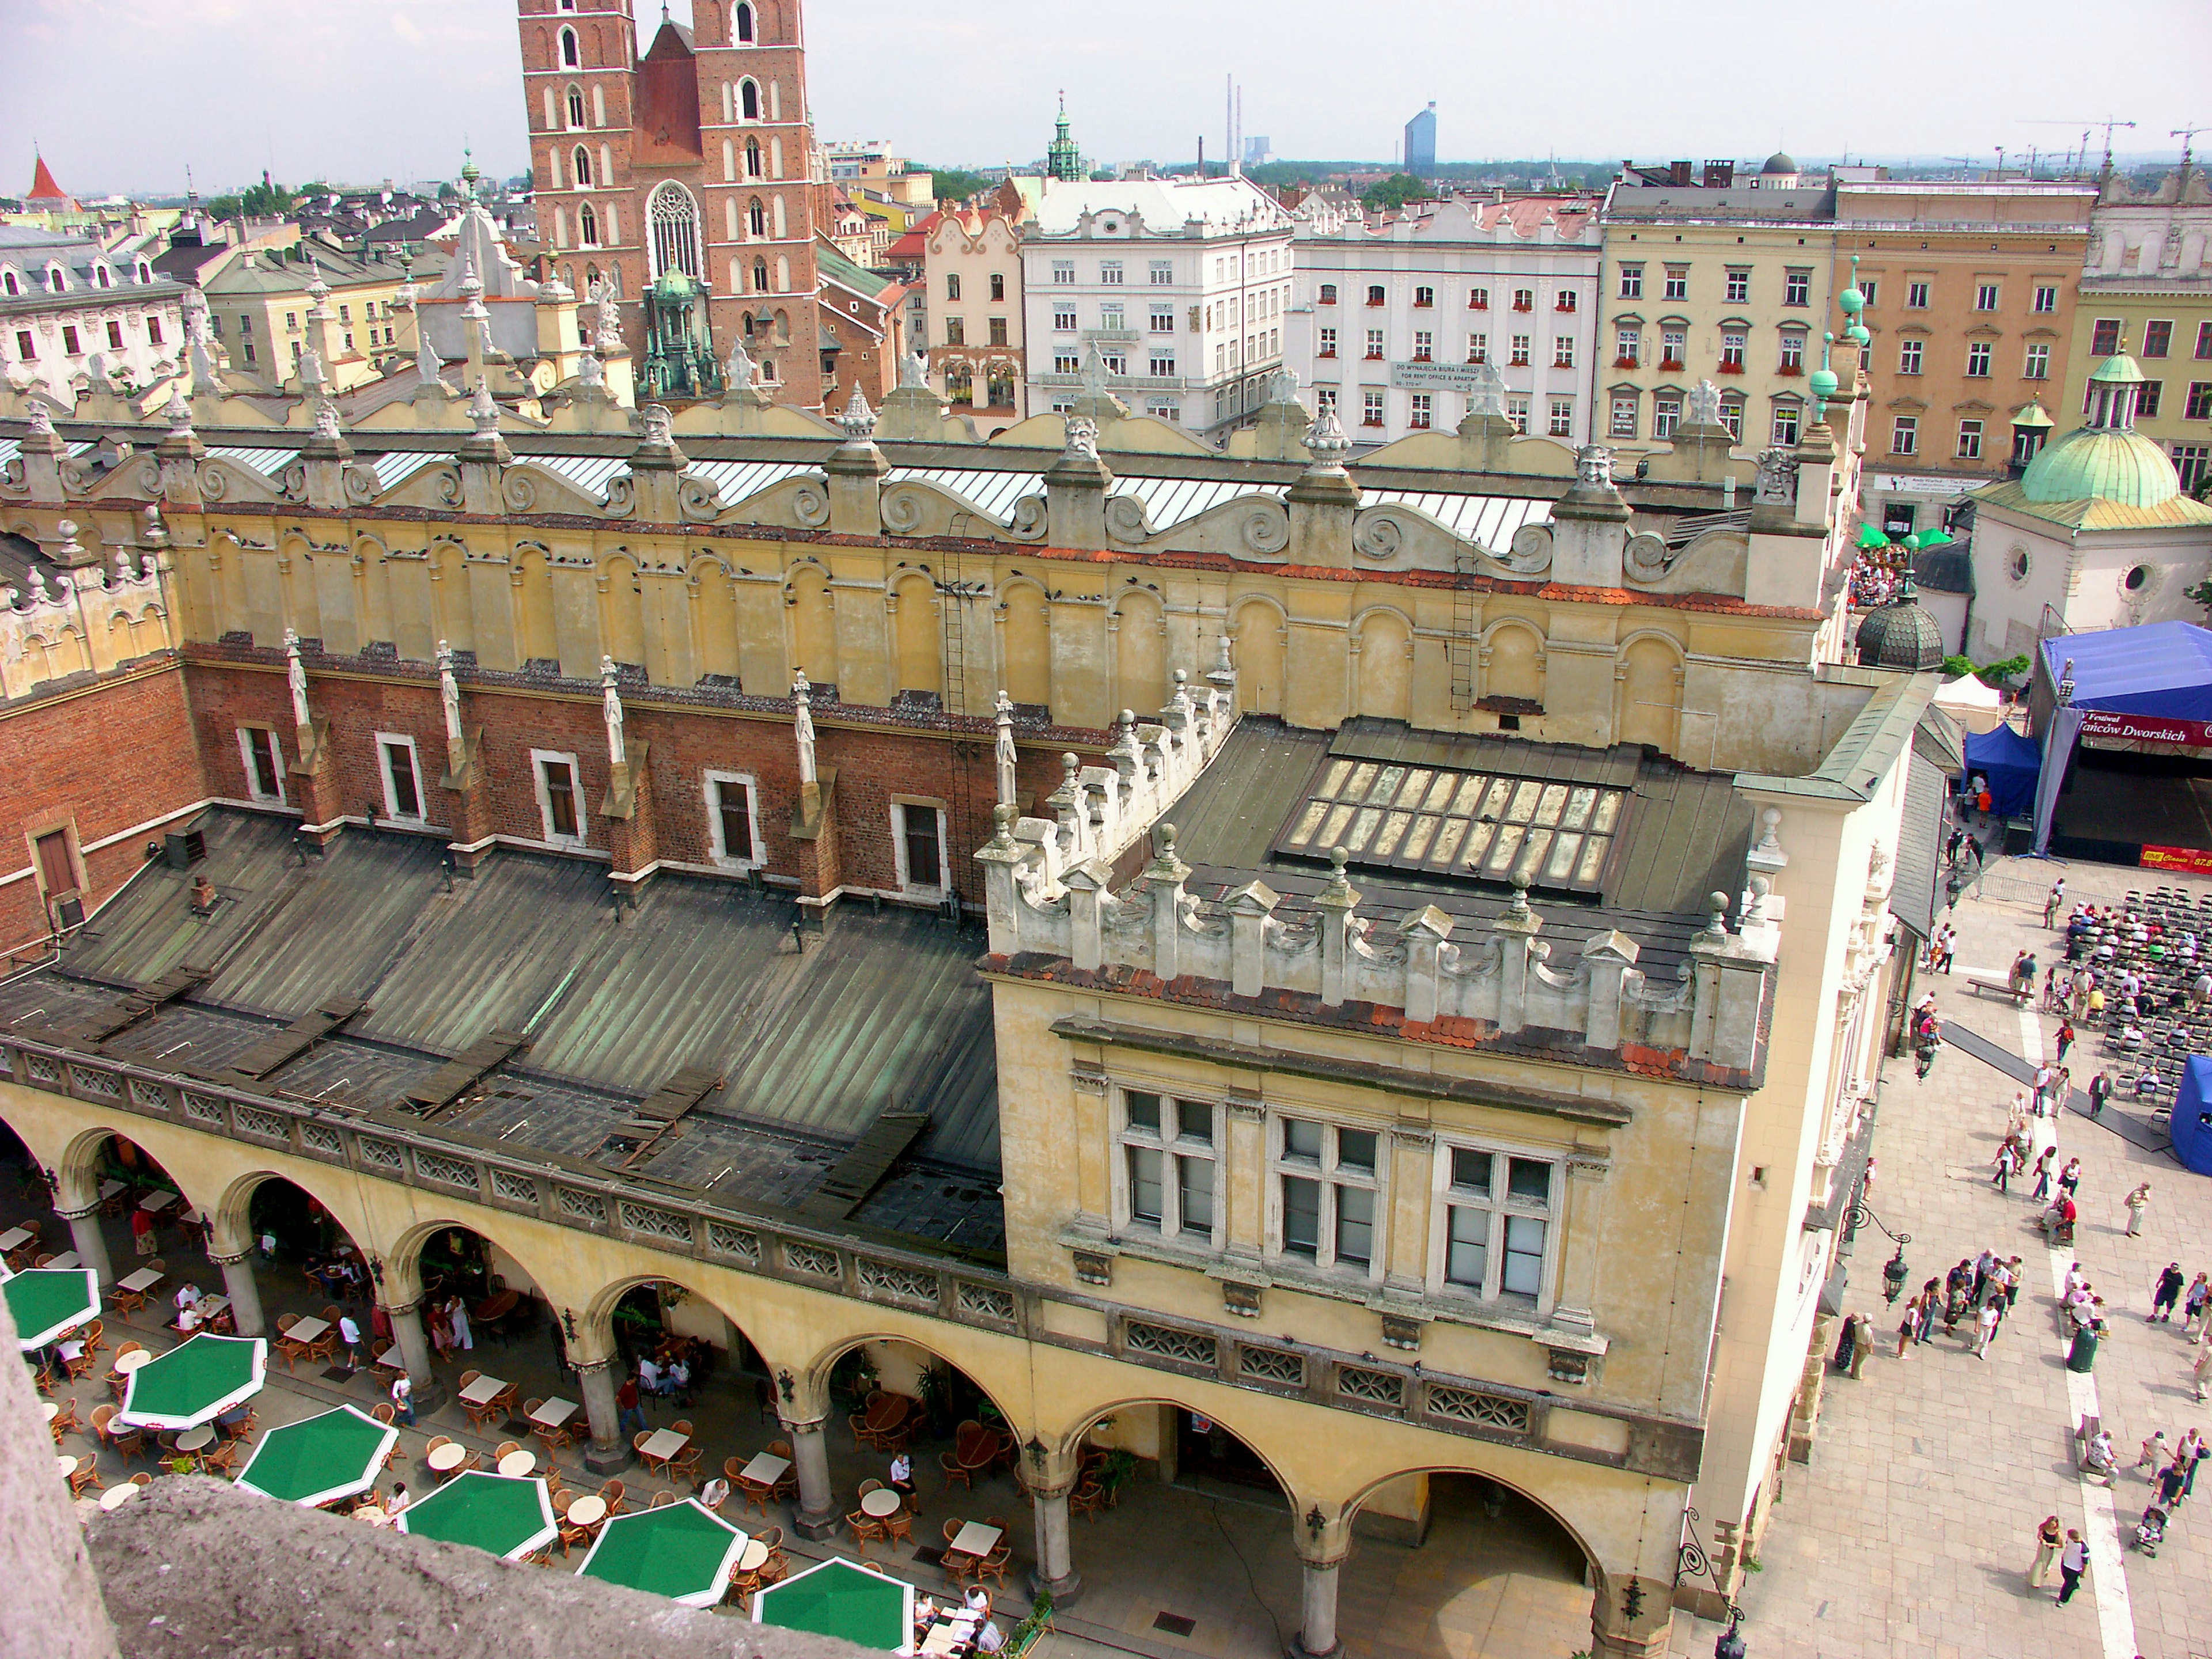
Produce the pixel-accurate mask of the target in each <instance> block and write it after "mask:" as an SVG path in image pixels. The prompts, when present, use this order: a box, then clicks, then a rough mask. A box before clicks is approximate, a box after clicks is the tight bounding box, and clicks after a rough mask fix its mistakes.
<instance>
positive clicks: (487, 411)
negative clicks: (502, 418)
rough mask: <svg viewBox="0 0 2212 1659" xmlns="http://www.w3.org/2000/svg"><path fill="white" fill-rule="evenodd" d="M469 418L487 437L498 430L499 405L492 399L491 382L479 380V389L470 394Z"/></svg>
mask: <svg viewBox="0 0 2212 1659" xmlns="http://www.w3.org/2000/svg"><path fill="white" fill-rule="evenodd" d="M469 419H470V421H471V422H473V423H474V424H475V426H476V429H477V432H478V433H480V434H481V435H483V436H485V437H490V436H492V435H495V434H496V433H497V432H498V430H499V405H498V404H495V403H494V402H493V401H492V400H491V385H490V382H489V381H487V380H478V381H477V389H476V390H475V391H474V392H471V393H470V394H469Z"/></svg>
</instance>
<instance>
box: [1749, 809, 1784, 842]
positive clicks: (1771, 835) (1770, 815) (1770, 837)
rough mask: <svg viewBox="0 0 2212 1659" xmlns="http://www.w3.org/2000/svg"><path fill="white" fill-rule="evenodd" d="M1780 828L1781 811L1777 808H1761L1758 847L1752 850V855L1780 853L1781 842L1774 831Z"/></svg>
mask: <svg viewBox="0 0 2212 1659" xmlns="http://www.w3.org/2000/svg"><path fill="white" fill-rule="evenodd" d="M1781 827H1782V809H1781V808H1779V807H1777V806H1769V807H1765V808H1763V809H1762V810H1761V811H1760V812H1759V845H1758V846H1756V847H1754V848H1752V851H1753V852H1754V853H1778V852H1780V851H1781V850H1782V842H1781V839H1780V837H1779V836H1778V835H1777V834H1776V831H1777V830H1778V829H1780V828H1781Z"/></svg>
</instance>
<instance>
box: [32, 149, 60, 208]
mask: <svg viewBox="0 0 2212 1659" xmlns="http://www.w3.org/2000/svg"><path fill="white" fill-rule="evenodd" d="M23 199H24V200H25V201H27V202H66V201H68V200H69V199H70V193H69V192H68V191H65V190H64V189H63V188H62V187H61V186H60V185H58V184H56V183H55V182H54V174H53V169H52V168H51V167H48V166H47V165H46V157H45V156H43V155H41V156H40V157H39V164H38V166H37V167H34V168H33V169H32V173H31V193H30V194H29V195H28V196H26V197H24V198H23Z"/></svg>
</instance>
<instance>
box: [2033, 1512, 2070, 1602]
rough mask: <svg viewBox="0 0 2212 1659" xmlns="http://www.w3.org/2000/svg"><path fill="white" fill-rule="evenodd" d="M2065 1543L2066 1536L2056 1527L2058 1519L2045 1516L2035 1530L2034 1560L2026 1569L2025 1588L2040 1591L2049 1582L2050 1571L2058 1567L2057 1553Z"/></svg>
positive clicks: (2052, 1516) (2053, 1516)
mask: <svg viewBox="0 0 2212 1659" xmlns="http://www.w3.org/2000/svg"><path fill="white" fill-rule="evenodd" d="M2065 1542H2066V1534H2065V1533H2064V1531H2063V1529H2061V1528H2060V1527H2059V1525H2058V1517H2057V1516H2055V1515H2046V1516H2044V1517H2043V1524H2042V1525H2041V1526H2039V1527H2038V1528H2036V1529H2035V1559H2034V1561H2033V1563H2032V1564H2031V1565H2029V1567H2028V1569H2027V1587H2028V1588H2029V1589H2042V1588H2043V1587H2044V1585H2045V1584H2046V1583H2050V1582H2051V1568H2053V1567H2055V1566H2057V1565H2058V1552H2059V1550H2060V1549H2061V1548H2063V1547H2064V1545H2065Z"/></svg>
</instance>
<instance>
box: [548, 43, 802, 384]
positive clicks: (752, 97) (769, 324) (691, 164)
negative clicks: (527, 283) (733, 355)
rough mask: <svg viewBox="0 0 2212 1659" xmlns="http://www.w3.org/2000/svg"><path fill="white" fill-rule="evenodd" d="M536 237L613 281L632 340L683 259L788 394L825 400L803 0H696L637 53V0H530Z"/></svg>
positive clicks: (727, 335)
mask: <svg viewBox="0 0 2212 1659" xmlns="http://www.w3.org/2000/svg"><path fill="white" fill-rule="evenodd" d="M516 3H517V11H518V15H519V21H520V27H521V31H522V75H523V86H524V93H525V96H526V101H527V105H528V109H529V120H530V164H531V178H532V180H533V182H534V184H535V186H536V195H537V202H538V234H539V235H540V237H541V238H542V239H543V240H544V242H545V245H546V246H547V248H548V250H549V252H550V254H551V257H552V258H553V259H554V262H555V263H556V264H557V265H558V266H559V267H560V270H561V275H562V280H563V281H565V282H567V283H568V284H569V285H570V286H571V287H573V288H574V289H576V291H577V293H578V294H579V295H587V294H588V293H589V292H590V289H591V284H592V283H593V282H595V281H598V280H601V279H605V280H608V281H611V282H612V283H615V285H616V292H617V297H618V298H619V299H620V300H621V301H622V307H623V334H624V337H625V339H626V340H627V342H628V343H629V348H630V349H631V350H632V351H633V352H638V353H641V352H642V351H643V349H644V340H645V313H644V307H643V304H642V301H643V300H644V297H645V295H646V291H647V289H648V288H649V287H650V286H651V284H652V283H653V282H654V281H656V280H657V279H658V278H659V276H661V275H662V273H663V272H664V271H666V270H669V269H671V267H672V268H674V269H678V270H682V271H683V272H684V274H685V275H687V276H690V277H692V278H694V279H695V280H696V281H697V282H698V283H700V284H701V285H702V287H703V288H704V289H706V290H707V295H708V298H707V305H706V312H707V318H708V326H709V329H710V331H711V333H712V336H713V338H712V349H713V352H714V356H715V357H716V358H718V359H724V358H726V357H727V356H729V351H730V348H731V346H732V344H734V343H738V341H743V342H744V346H745V349H746V350H747V351H749V352H750V353H751V355H752V357H753V359H754V361H755V362H757V364H759V365H760V368H761V374H762V379H763V383H764V385H765V387H766V389H767V391H768V392H769V394H770V395H771V396H772V397H774V398H775V400H776V401H777V402H779V403H787V404H798V405H800V406H802V407H807V408H818V407H819V406H820V404H821V402H822V386H823V362H822V353H821V349H820V342H821V325H820V320H819V315H818V310H817V298H816V293H817V273H816V268H815V242H814V225H815V219H816V216H817V207H818V204H819V197H818V192H817V190H816V188H815V185H816V184H817V180H816V179H814V177H813V171H814V133H813V130H812V128H811V126H809V125H808V124H807V119H806V112H807V104H806V57H805V47H804V42H803V40H802V31H801V27H800V20H799V0H693V3H692V19H693V26H692V27H690V28H688V29H687V28H685V27H683V26H682V25H681V24H678V23H674V22H671V21H668V18H667V15H666V13H665V10H664V12H663V14H662V19H661V23H660V27H659V32H658V33H655V34H654V36H653V44H652V46H650V47H649V48H648V49H647V52H646V53H645V56H644V57H643V58H640V57H638V55H637V46H636V41H637V33H636V21H635V17H634V15H633V14H632V10H631V0H516Z"/></svg>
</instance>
